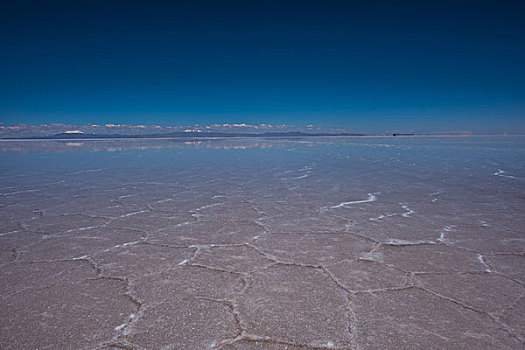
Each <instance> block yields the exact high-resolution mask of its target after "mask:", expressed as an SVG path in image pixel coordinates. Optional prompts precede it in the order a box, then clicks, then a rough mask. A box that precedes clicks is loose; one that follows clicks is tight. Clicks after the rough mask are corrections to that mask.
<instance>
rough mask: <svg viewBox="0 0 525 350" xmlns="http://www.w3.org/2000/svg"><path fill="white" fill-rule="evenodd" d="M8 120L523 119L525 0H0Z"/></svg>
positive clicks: (0, 98) (471, 125)
mask: <svg viewBox="0 0 525 350" xmlns="http://www.w3.org/2000/svg"><path fill="white" fill-rule="evenodd" d="M0 13H1V14H0V31H1V34H0V45H1V52H2V54H1V55H0V67H1V68H0V74H1V75H0V121H2V122H4V123H6V124H14V123H29V124H40V123H53V122H62V123H71V124H86V123H107V122H113V123H130V124H160V125H181V124H186V125H191V124H197V123H198V124H211V123H226V122H246V123H280V124H281V123H284V124H295V125H306V124H318V125H324V126H334V127H350V128H355V129H357V130H361V131H384V130H400V131H410V130H414V131H435V130H452V129H459V130H472V131H474V132H477V133H499V132H503V131H508V132H514V133H516V132H517V133H525V64H524V62H525V48H524V43H525V21H524V18H525V3H523V1H515V2H514V1H410V2H403V1H362V2H360V3H357V2H354V1H333V2H331V1H304V0H303V1H238V2H232V1H197V0H194V1H172V2H171V3H170V4H169V3H168V2H167V1H159V2H155V1H143V2H140V3H139V2H136V1H122V2H120V1H110V0H108V1H104V2H99V1H85V2H84V1H67V2H66V1H65V2H55V1H34V2H31V1H24V0H14V1H3V2H2V5H0Z"/></svg>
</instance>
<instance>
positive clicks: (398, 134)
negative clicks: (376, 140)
mask: <svg viewBox="0 0 525 350" xmlns="http://www.w3.org/2000/svg"><path fill="white" fill-rule="evenodd" d="M414 135H415V134H400V133H397V132H396V133H393V134H392V136H414Z"/></svg>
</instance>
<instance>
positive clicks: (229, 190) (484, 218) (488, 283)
mask: <svg viewBox="0 0 525 350" xmlns="http://www.w3.org/2000/svg"><path fill="white" fill-rule="evenodd" d="M0 152H1V153H0V223H1V225H0V295H1V296H2V297H1V301H0V303H1V307H0V327H1V328H0V329H1V331H0V348H2V349H29V348H33V349H37V348H38V349H104V348H105V349H119V348H121V349H393V348H402V349H480V348H482V349H523V348H524V347H525V332H524V329H525V317H523V314H524V305H525V299H524V294H525V286H524V283H525V232H524V227H525V215H524V213H525V138H522V137H502V138H495V137H492V138H481V137H469V138H322V139H321V138H305V139H288V140H286V139H279V140H271V139H267V140H241V139H237V140H236V139H228V140H182V141H180V140H119V141H110V140H96V141H84V140H82V141H74V142H73V141H67V142H66V141H34V142H15V141H9V142H7V141H3V142H0Z"/></svg>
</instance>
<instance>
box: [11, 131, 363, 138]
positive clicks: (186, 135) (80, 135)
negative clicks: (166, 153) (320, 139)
mask: <svg viewBox="0 0 525 350" xmlns="http://www.w3.org/2000/svg"><path fill="white" fill-rule="evenodd" d="M307 136H308V137H311V136H366V135H365V134H351V133H305V132H265V133H227V132H172V133H162V134H142V135H126V134H86V133H68V132H64V133H59V134H54V135H46V136H30V137H6V138H4V139H31V140H56V139H60V140H78V139H124V138H134V139H136V138H139V139H159V138H206V137H219V138H227V137H228V138H230V137H307Z"/></svg>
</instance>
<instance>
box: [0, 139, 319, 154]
mask: <svg viewBox="0 0 525 350" xmlns="http://www.w3.org/2000/svg"><path fill="white" fill-rule="evenodd" d="M320 142H321V140H304V139H262V140H261V139H257V140H253V139H206V140H202V139H169V140H168V139H147V140H144V139H129V140H122V139H119V140H82V141H77V140H75V141H69V140H68V141H65V140H24V141H18V140H17V141H8V140H2V141H0V152H16V153H29V152H51V153H62V152H75V151H84V152H100V151H105V152H116V151H133V150H137V151H142V150H155V149H157V150H160V149H166V148H195V149H200V148H202V149H249V148H274V147H290V146H292V145H297V144H302V145H315V144H318V143H320Z"/></svg>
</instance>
